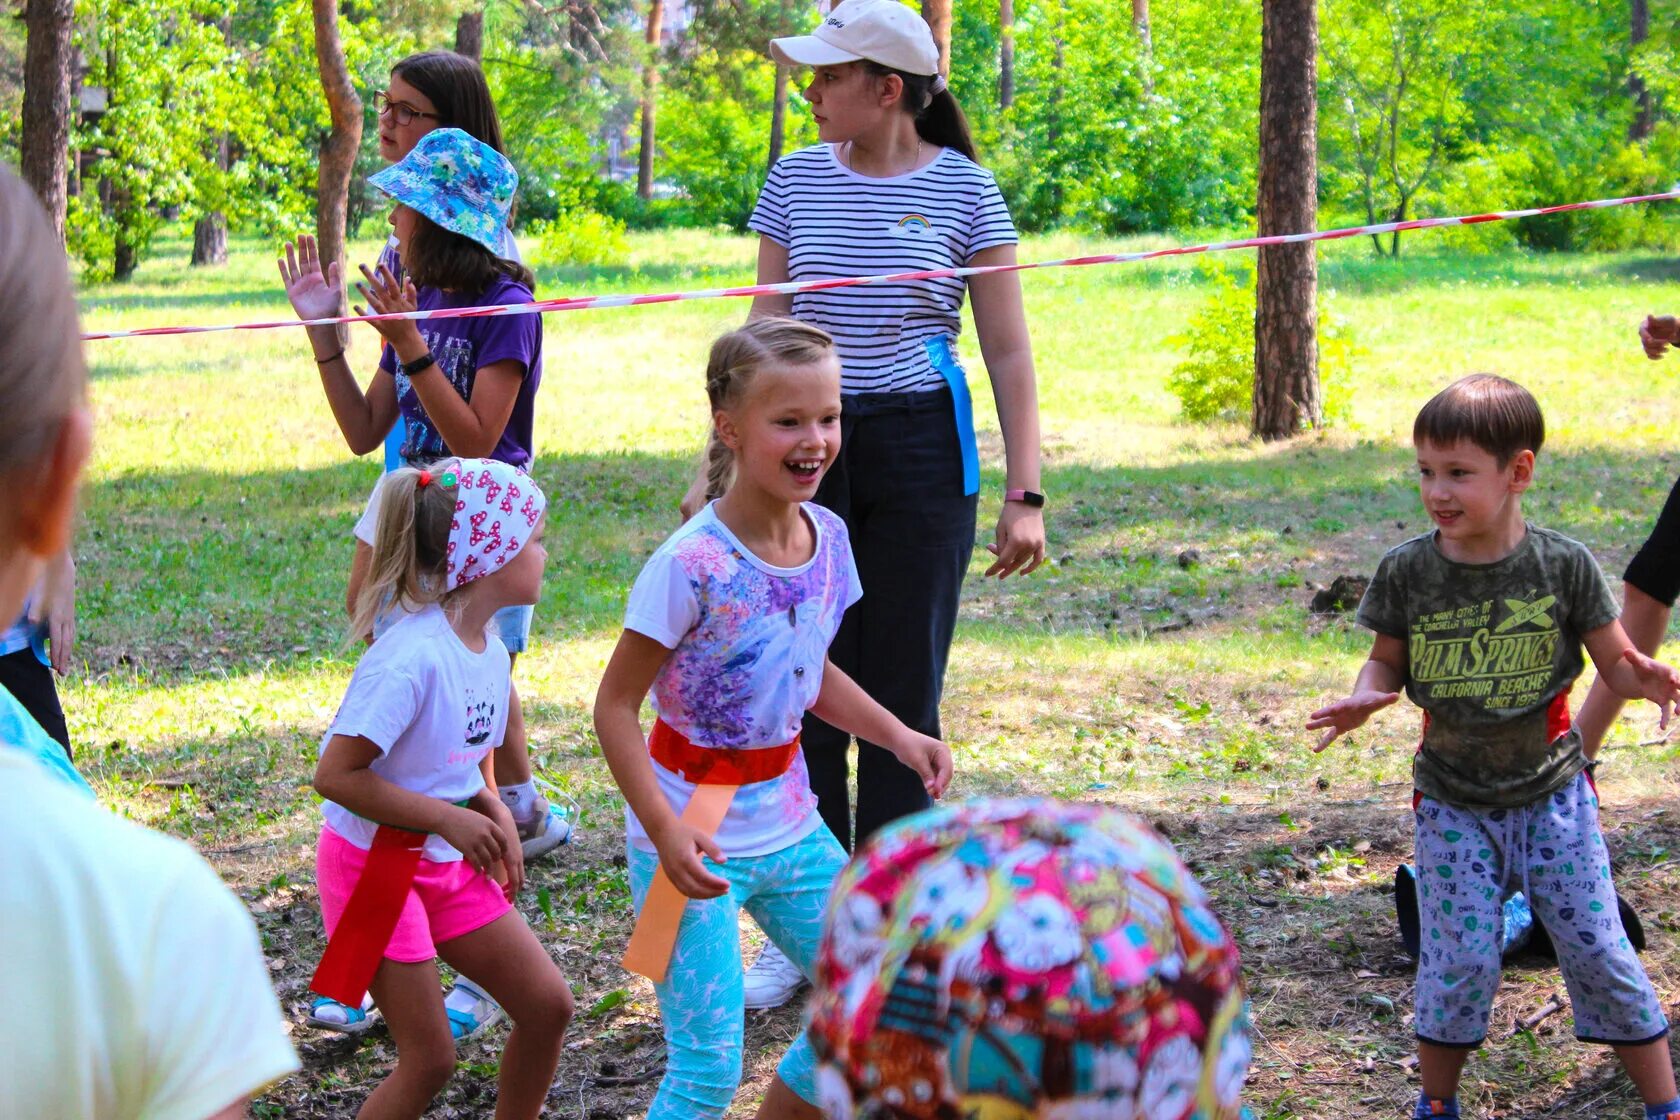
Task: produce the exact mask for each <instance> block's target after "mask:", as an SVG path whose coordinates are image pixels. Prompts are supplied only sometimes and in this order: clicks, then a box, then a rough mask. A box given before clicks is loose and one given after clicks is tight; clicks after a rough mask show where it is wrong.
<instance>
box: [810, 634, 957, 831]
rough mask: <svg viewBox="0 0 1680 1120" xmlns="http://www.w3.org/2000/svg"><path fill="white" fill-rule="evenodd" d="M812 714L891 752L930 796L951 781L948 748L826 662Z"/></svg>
mask: <svg viewBox="0 0 1680 1120" xmlns="http://www.w3.org/2000/svg"><path fill="white" fill-rule="evenodd" d="M811 714H812V715H814V716H816V717H817V718H818V719H820V720H822V721H823V722H824V723H830V724H833V725H834V726H835V727H838V728H839V729H840V730H842V731H845V732H848V733H850V734H852V735H855V736H857V737H858V738H859V739H863V740H866V741H868V742H871V743H875V744H877V745H878V746H882V747H885V748H886V749H887V750H889V751H891V752H892V753H893V755H894V756H895V757H897V759H898V760H899V761H900V762H902V763H904V765H906V766H908V767H910V769H912V770H914V771H915V772H916V774H917V775H918V776H919V777H920V778H921V779H922V788H924V789H926V790H927V792H928V796H929V797H935V798H937V797H941V796H943V795H944V793H945V787H946V786H947V785H949V784H950V782H951V748H950V747H947V746H946V745H945V744H944V743H941V742H940V741H939V740H938V739H935V738H934V737H933V736H931V735H923V734H922V733H921V732H920V731H912V730H910V728H908V727H906V726H905V725H904V722H903V721H902V720H900V719H899V718H898V717H897V716H895V715H893V714H892V713H891V712H889V711H887V710H886V709H885V708H883V707H881V705H880V704H878V703H876V701H875V699H874V698H873V697H871V696H870V695H869V693H867V692H865V691H864V690H863V689H862V688H861V687H859V685H858V683H857V682H856V681H854V680H853V679H852V678H851V677H849V676H847V675H846V674H845V673H843V672H841V671H840V669H839V668H838V667H837V666H836V665H835V664H834V662H833V661H829V662H828V663H826V664H825V665H824V666H823V682H822V690H821V691H820V692H818V693H817V702H816V703H814V704H812V705H811Z"/></svg>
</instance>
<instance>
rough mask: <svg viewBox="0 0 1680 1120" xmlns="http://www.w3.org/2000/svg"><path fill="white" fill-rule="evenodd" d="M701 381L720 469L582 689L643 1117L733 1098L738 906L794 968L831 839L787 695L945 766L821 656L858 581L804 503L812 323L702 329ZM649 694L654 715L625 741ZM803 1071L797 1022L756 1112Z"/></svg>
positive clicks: (814, 440) (820, 426) (798, 1108)
mask: <svg viewBox="0 0 1680 1120" xmlns="http://www.w3.org/2000/svg"><path fill="white" fill-rule="evenodd" d="M707 392H708V394H709V396H710V398H711V405H712V409H713V424H714V432H713V449H714V450H713V454H712V461H713V466H714V468H715V469H714V477H717V478H718V479H719V481H720V482H721V481H722V479H723V478H724V477H725V476H728V477H729V481H728V483H727V486H726V488H725V489H724V492H723V496H722V497H721V498H719V499H718V500H717V501H715V502H713V503H712V504H710V505H709V506H707V507H706V508H705V509H704V510H703V511H702V512H701V513H700V514H699V515H698V516H696V517H695V518H694V519H693V520H691V521H690V522H689V523H688V524H686V525H684V526H683V527H682V528H681V529H680V530H678V531H677V533H676V534H675V535H674V536H672V537H671V539H670V540H668V541H666V542H665V544H663V545H662V546H660V548H659V550H658V551H657V552H655V553H654V555H653V557H652V559H650V560H649V561H648V563H647V566H646V567H645V568H644V569H643V570H642V574H641V575H640V576H639V577H638V578H637V580H636V585H635V588H634V589H633V590H632V591H631V593H630V604H629V608H628V610H627V611H626V612H625V622H624V634H623V636H622V637H621V638H620V639H619V643H618V648H617V649H616V650H615V651H614V652H613V656H612V661H611V662H610V663H609V664H608V666H607V671H606V675H605V676H604V677H603V679H602V681H601V688H600V692H599V695H598V696H597V697H596V701H595V728H596V732H597V733H598V734H599V736H600V739H601V751H602V753H603V754H604V755H605V756H606V759H607V763H608V765H609V766H611V767H612V772H613V777H614V778H615V779H617V781H618V785H619V788H620V789H622V790H623V791H624V798H625V801H626V802H627V812H626V818H627V831H628V833H629V865H630V882H631V888H632V892H633V894H634V897H635V900H636V907H637V911H638V915H639V920H638V926H637V933H636V936H635V938H634V939H632V942H631V952H630V954H629V955H627V957H626V964H627V965H629V966H630V967H633V968H636V969H637V970H638V971H643V972H645V973H646V974H647V975H649V976H650V977H651V978H653V979H654V980H655V990H656V991H657V992H658V995H659V1011H660V1016H661V1018H662V1019H663V1021H664V1027H665V1044H666V1051H667V1060H666V1071H665V1078H664V1080H663V1081H662V1082H661V1083H660V1086H659V1093H658V1095H657V1096H656V1097H655V1098H654V1101H653V1106H652V1108H651V1109H650V1110H649V1112H648V1116H649V1118H650V1120H661V1118H666V1117H683V1118H685V1120H687V1118H691V1117H721V1116H723V1114H724V1112H725V1111H726V1110H727V1109H728V1108H729V1105H730V1102H731V1100H732V1099H733V1097H734V1094H735V1089H736V1087H737V1086H738V1085H739V1083H740V1078H741V1038H742V1030H743V1022H744V1017H745V1011H744V1004H743V994H742V981H741V960H740V953H741V949H740V939H739V937H738V936H737V933H736V925H735V923H736V916H737V914H738V912H739V910H740V909H741V908H742V907H745V908H746V909H747V910H748V912H750V913H751V914H752V915H753V917H754V918H755V919H757V921H758V923H759V925H760V926H761V927H762V928H763V929H764V931H765V933H767V934H768V935H769V936H770V938H771V940H772V941H774V942H775V943H776V944H777V945H779V946H780V947H781V948H782V950H783V951H784V952H785V953H787V955H788V956H789V957H790V958H791V959H792V960H793V961H794V962H795V963H797V964H798V965H799V967H800V968H801V969H802V970H804V971H805V972H806V973H807V975H808V974H809V973H810V970H811V968H812V966H813V962H814V959H815V954H816V947H817V940H818V937H819V936H820V934H821V930H822V918H823V912H824V909H825V907H826V905H827V902H828V895H829V890H830V888H831V886H832V885H833V882H834V878H835V876H836V875H837V874H838V873H839V871H840V868H841V867H842V866H843V865H844V863H845V861H846V854H845V852H844V851H843V850H842V849H841V847H840V844H839V842H838V841H837V840H835V838H834V836H833V834H832V833H831V832H829V830H828V828H827V827H826V826H825V825H824V824H823V821H822V818H821V817H820V816H819V815H818V814H817V808H816V798H815V797H814V796H813V795H812V793H811V788H810V782H809V780H808V778H807V777H806V770H805V762H804V758H803V756H802V754H801V753H800V749H799V729H800V724H801V722H802V720H803V719H804V716H805V713H806V712H807V711H811V712H815V713H817V714H818V715H820V716H821V717H822V718H823V719H825V720H828V721H829V722H831V723H834V724H835V725H836V726H839V727H844V728H846V729H847V730H849V731H852V732H854V733H856V734H858V735H860V736H863V737H865V738H867V739H869V740H870V741H871V742H876V743H880V744H882V745H883V746H885V747H887V748H888V749H889V750H891V751H892V752H893V753H894V754H895V755H896V756H897V757H898V758H899V759H900V760H901V761H903V762H904V764H905V765H906V766H909V767H910V768H911V769H913V770H915V771H916V773H917V774H918V775H919V776H920V778H921V780H922V783H923V785H924V787H925V788H926V790H927V792H928V793H929V794H930V795H931V796H933V797H938V796H940V795H941V794H942V793H943V792H944V790H945V785H946V783H947V782H948V781H949V780H950V776H951V754H950V751H949V750H948V749H947V748H946V747H945V744H943V743H941V742H940V741H939V740H937V739H934V738H931V737H929V736H927V735H923V734H921V733H920V732H916V731H912V730H910V729H909V728H908V727H906V726H905V725H904V724H903V723H902V722H901V721H899V720H898V719H897V718H895V717H894V716H892V715H891V714H890V713H888V712H887V710H886V709H884V708H882V707H881V706H880V705H879V704H877V703H876V702H875V701H874V700H872V699H870V698H869V697H868V696H867V695H866V694H865V693H864V692H863V690H862V689H860V688H859V687H858V686H857V684H856V683H854V682H853V681H852V679H851V678H850V677H848V676H847V675H846V674H844V673H842V672H840V671H839V670H838V669H836V668H835V667H834V666H833V665H832V664H831V663H829V661H828V653H827V651H828V645H829V642H830V641H832V640H833V637H834V632H835V630H836V629H837V628H838V627H839V625H840V618H841V616H842V615H843V614H844V613H845V611H846V608H847V607H848V606H850V605H851V604H852V603H854V602H856V601H857V600H858V598H859V597H860V596H861V595H862V593H863V592H862V588H861V587H860V586H859V584H858V578H857V571H856V567H855V566H854V564H853V562H852V554H851V547H850V545H849V544H848V542H847V539H846V526H845V523H844V522H843V521H842V520H841V519H840V518H839V517H837V516H835V515H834V514H832V513H830V512H829V511H827V510H825V509H823V508H822V507H820V506H817V505H814V504H812V502H811V497H812V495H814V494H815V493H816V489H817V484H818V483H819V482H820V481H821V480H822V476H823V472H824V471H826V470H827V469H828V467H829V465H830V464H832V463H833V462H834V457H835V455H836V454H837V453H838V451H839V445H840V364H839V360H838V359H837V357H836V355H835V352H834V345H833V342H832V340H830V338H829V337H828V335H827V334H825V333H824V332H823V331H821V330H819V329H818V328H816V327H811V326H807V325H805V324H802V323H798V322H795V321H793V320H791V319H758V320H754V321H753V322H750V323H748V324H747V325H746V326H745V327H743V328H742V329H741V330H738V331H735V332H733V333H732V334H728V335H725V336H724V337H723V338H721V339H719V340H718V342H717V343H716V344H715V345H714V346H713V347H712V355H711V362H710V365H709V367H708V369H707ZM650 690H651V692H652V694H653V709H654V712H655V714H656V715H657V716H658V720H657V721H656V723H655V725H654V729H653V734H652V735H651V737H648V738H644V737H643V735H642V728H641V724H640V719H639V712H640V709H641V704H642V700H643V698H644V697H646V696H647V695H648V693H649V691H650ZM650 755H651V757H650ZM702 857H709V858H710V860H711V861H712V862H711V863H710V864H708V863H706V862H705V861H704V860H703V858H702ZM650 896H651V897H650ZM679 920H680V924H679ZM662 928H663V929H664V930H665V931H666V934H667V940H665V941H663V942H661V941H660V939H659V931H660V929H662ZM672 939H674V946H673V943H672ZM661 945H662V947H660V946H661ZM649 946H654V947H655V948H652V949H650V948H648V947H649ZM814 1078H815V1070H814V1064H813V1059H812V1055H811V1049H810V1046H809V1044H808V1043H807V1042H806V1041H805V1039H804V1037H803V1036H801V1037H800V1039H799V1040H798V1041H796V1042H795V1043H794V1045H793V1046H792V1048H790V1049H789V1051H788V1053H787V1055H786V1056H785V1057H784V1058H783V1059H782V1062H781V1065H780V1067H779V1068H778V1071H777V1079H776V1081H775V1083H774V1084H773V1085H772V1087H771V1091H770V1094H769V1095H768V1096H767V1097H766V1099H765V1105H764V1111H763V1112H761V1113H760V1115H761V1116H800V1115H812V1114H814V1109H815V1101H816V1086H815V1080H814Z"/></svg>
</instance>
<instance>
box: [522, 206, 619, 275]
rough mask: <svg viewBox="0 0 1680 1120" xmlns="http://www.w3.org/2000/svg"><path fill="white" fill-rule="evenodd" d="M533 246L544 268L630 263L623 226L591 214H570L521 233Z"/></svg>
mask: <svg viewBox="0 0 1680 1120" xmlns="http://www.w3.org/2000/svg"><path fill="white" fill-rule="evenodd" d="M522 232H523V233H524V235H525V236H527V237H529V238H531V239H532V241H534V242H535V245H536V251H535V253H534V256H535V258H536V260H538V261H540V262H541V263H543V264H548V265H585V266H587V265H602V264H607V265H614V264H624V263H626V262H627V261H628V260H629V259H630V241H629V239H628V238H627V237H625V236H624V223H623V222H621V221H619V220H618V219H617V218H612V217H608V216H607V215H605V214H597V213H595V212H594V211H593V210H573V211H571V212H569V213H565V214H561V215H560V216H559V217H557V218H554V219H552V220H549V219H543V220H540V221H535V222H532V223H530V224H529V225H527V226H526V227H525V229H524V230H523V231H522Z"/></svg>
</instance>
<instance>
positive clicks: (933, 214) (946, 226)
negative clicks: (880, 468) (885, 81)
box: [747, 144, 1017, 393]
mask: <svg viewBox="0 0 1680 1120" xmlns="http://www.w3.org/2000/svg"><path fill="white" fill-rule="evenodd" d="M747 224H748V225H749V226H750V227H751V228H753V229H755V230H757V231H758V232H759V233H761V234H763V235H764V236H765V237H768V238H769V239H770V240H772V241H774V242H775V243H776V244H778V245H780V246H782V247H783V248H785V249H787V251H788V277H789V279H792V280H821V279H832V278H834V277H839V276H865V275H871V276H884V275H888V274H891V273H896V272H920V271H924V270H932V269H940V268H960V267H962V266H964V265H967V264H968V263H969V262H970V261H971V260H972V259H973V257H974V254H976V253H978V252H980V251H981V250H982V249H990V248H992V247H993V246H995V245H1012V244H1014V243H1015V241H1016V240H1017V238H1016V235H1015V224H1014V222H1012V221H1011V220H1010V218H1009V208H1008V207H1007V206H1006V205H1005V204H1004V201H1003V195H1002V194H1000V193H999V192H998V188H997V183H996V182H995V181H994V180H993V179H992V173H991V172H990V171H987V170H986V169H985V168H983V167H981V166H979V165H978V164H976V163H974V162H973V161H972V160H970V159H968V158H967V157H966V156H964V155H963V154H962V153H960V152H958V151H956V150H954V149H952V148H946V149H944V150H942V151H941V152H940V153H939V155H937V156H936V157H934V159H933V161H932V162H931V163H929V164H927V166H925V167H920V168H917V169H916V170H915V171H912V172H910V173H909V174H907V175H899V176H895V177H893V178H890V179H872V178H870V177H869V176H867V175H859V174H858V173H857V172H855V171H852V170H851V169H850V168H847V167H845V166H844V165H842V164H841V163H840V160H839V157H838V155H837V153H836V150H835V148H834V147H832V146H831V145H828V144H818V145H816V146H814V147H810V148H805V149H803V150H801V151H797V152H794V153H792V154H790V155H786V156H783V157H782V158H781V159H779V160H777V161H776V165H775V166H774V167H772V168H771V169H770V175H769V178H767V179H766V180H765V183H764V189H763V190H762V191H761V192H760V193H759V196H758V205H757V207H755V208H754V210H753V214H752V218H751V219H750V220H749V221H748V223H747ZM967 287H968V285H967V283H966V282H965V281H963V280H961V279H948V280H919V281H915V282H913V283H907V284H884V285H878V286H869V287H859V288H839V289H835V290H833V291H826V292H802V293H800V294H799V295H796V296H794V297H793V316H794V318H796V319H799V320H801V321H802V322H806V323H810V324H812V325H814V326H818V327H821V328H822V329H823V330H825V331H827V332H828V333H829V334H831V335H833V336H834V341H835V343H836V344H837V345H838V347H839V350H840V364H841V376H840V388H841V391H842V392H846V393H879V392H922V391H926V390H930V389H938V388H940V387H941V386H943V385H944V384H945V379H944V377H943V376H942V375H941V374H940V372H939V370H938V369H937V368H935V366H934V364H933V360H932V357H931V356H930V355H929V353H928V350H927V343H928V342H929V341H930V340H932V339H936V338H941V337H943V338H945V339H947V340H948V341H949V343H950V345H951V348H952V350H953V351H955V349H956V341H957V335H958V334H960V333H961V331H962V301H963V293H964V291H966V290H967Z"/></svg>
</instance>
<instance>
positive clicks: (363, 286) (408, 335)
mask: <svg viewBox="0 0 1680 1120" xmlns="http://www.w3.org/2000/svg"><path fill="white" fill-rule="evenodd" d="M360 268H361V270H362V276H363V277H364V279H362V280H358V281H356V290H357V291H358V292H360V293H362V298H363V299H365V300H367V301H368V306H369V307H371V308H372V309H373V310H372V312H371V314H374V315H390V314H394V313H398V312H403V311H418V310H419V309H420V293H419V291H418V290H416V289H415V287H414V281H412V280H410V279H408V278H407V277H406V276H405V277H402V278H400V279H399V278H398V277H397V276H396V275H394V274H393V273H392V272H391V270H390V269H389V268H387V267H386V266H385V265H380V266H379V271H377V272H374V271H372V270H370V269H369V268H368V266H367V265H365V264H364V265H361V266H360ZM356 314H358V315H367V314H370V312H368V311H366V310H363V308H362V307H361V306H360V305H357V307H356ZM369 325H370V326H372V327H373V329H374V330H376V331H378V332H379V333H380V335H381V336H382V337H383V338H384V339H385V341H386V342H389V343H390V344H391V346H392V347H393V348H395V349H396V351H397V353H398V354H399V356H400V355H401V354H402V353H403V352H404V350H405V349H416V348H418V349H421V350H424V349H425V346H426V344H425V342H424V340H422V339H421V337H420V328H419V327H418V326H416V325H415V322H414V320H413V319H387V320H385V321H383V322H378V323H372V324H369Z"/></svg>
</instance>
